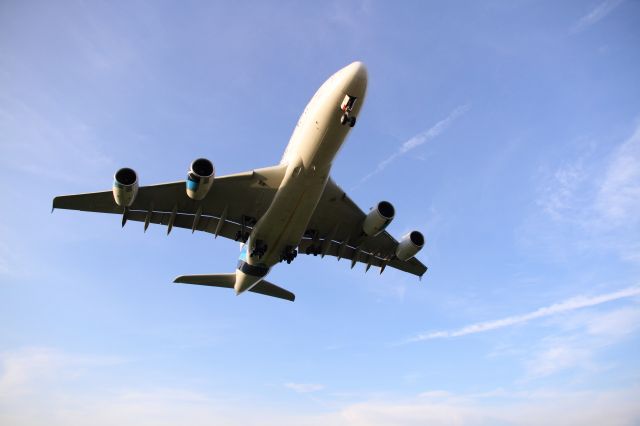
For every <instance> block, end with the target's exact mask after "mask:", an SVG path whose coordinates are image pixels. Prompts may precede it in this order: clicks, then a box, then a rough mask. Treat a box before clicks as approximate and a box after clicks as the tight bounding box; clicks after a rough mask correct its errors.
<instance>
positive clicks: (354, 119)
mask: <svg viewBox="0 0 640 426" xmlns="http://www.w3.org/2000/svg"><path fill="white" fill-rule="evenodd" d="M355 125H356V118H355V117H350V118H349V127H353V126H355Z"/></svg>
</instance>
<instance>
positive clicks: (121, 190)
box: [113, 167, 138, 207]
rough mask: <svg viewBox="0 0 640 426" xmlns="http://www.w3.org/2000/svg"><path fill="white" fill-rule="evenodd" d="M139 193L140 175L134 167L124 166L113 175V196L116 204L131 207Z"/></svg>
mask: <svg viewBox="0 0 640 426" xmlns="http://www.w3.org/2000/svg"><path fill="white" fill-rule="evenodd" d="M136 195H138V175H137V174H136V172H135V171H134V170H133V169H130V168H128V167H123V168H122V169H120V170H118V171H117V172H116V174H115V175H113V198H114V199H115V200H116V204H117V205H119V206H122V207H129V206H130V205H131V204H133V201H134V200H135V199H136Z"/></svg>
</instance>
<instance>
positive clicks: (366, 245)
mask: <svg viewBox="0 0 640 426" xmlns="http://www.w3.org/2000/svg"><path fill="white" fill-rule="evenodd" d="M366 89H367V70H366V68H365V66H364V64H362V63H361V62H354V63H352V64H350V65H348V66H346V67H345V68H343V69H341V70H340V71H338V72H337V73H335V74H334V75H332V76H331V77H329V79H328V80H327V81H326V82H325V83H324V84H323V85H322V86H321V87H320V89H318V91H317V92H316V93H315V95H314V96H313V98H312V99H311V101H310V102H309V104H308V105H307V107H306V108H305V109H304V112H303V113H302V116H301V117H300V120H299V121H298V124H297V125H296V128H295V129H294V131H293V134H292V135H291V140H290V141H289V145H288V146H287V148H286V150H285V152H284V156H283V158H282V161H281V162H280V164H279V165H277V166H272V167H266V168H263V169H256V170H252V171H249V172H244V173H237V174H232V175H227V176H220V177H214V174H215V173H214V171H215V169H214V166H213V164H212V163H211V161H209V160H207V159H205V158H199V159H197V160H195V161H194V162H193V163H191V168H190V170H189V173H188V175H187V179H186V182H185V181H178V182H172V183H164V184H159V185H150V186H143V187H138V176H137V174H136V172H135V171H133V169H130V168H123V169H120V170H118V171H117V172H116V174H115V176H114V182H113V189H112V191H104V192H93V193H87V194H77V195H64V196H60V197H56V198H54V200H53V208H54V209H55V208H61V209H71V210H83V211H90V212H101V213H115V214H120V215H122V226H124V224H125V223H126V221H127V220H134V221H138V222H144V229H145V231H146V230H147V227H148V226H149V224H150V223H158V224H162V225H166V226H167V234H169V233H170V232H171V229H172V228H173V227H175V226H177V227H180V228H187V229H191V231H192V232H194V231H196V230H197V231H205V232H209V233H212V234H214V235H215V236H216V237H217V236H218V235H222V236H223V237H227V238H230V239H234V240H236V241H241V242H242V243H243V244H242V249H241V251H240V258H239V259H238V266H237V269H236V271H235V273H231V274H213V275H183V276H179V277H177V278H176V279H175V281H174V282H176V283H189V284H200V285H208V286H213V287H224V288H233V289H234V290H235V292H236V294H240V293H243V292H245V291H247V290H248V291H252V292H255V293H260V294H264V295H267V296H273V297H278V298H281V299H286V300H290V301H293V300H294V299H295V296H294V294H293V293H291V292H289V291H287V290H285V289H283V288H280V287H278V286H276V285H274V284H271V283H270V282H268V281H267V280H265V277H266V276H267V274H268V273H269V270H270V269H271V267H272V266H273V265H275V264H277V263H278V262H282V261H286V262H287V263H291V261H292V260H293V259H295V257H296V255H297V254H298V253H299V252H300V253H306V254H313V255H318V254H319V255H321V256H322V257H324V256H325V255H330V256H335V257H337V258H338V260H340V259H341V258H345V259H349V260H351V267H352V268H353V266H354V265H355V264H356V263H357V262H362V263H364V264H366V270H367V271H368V270H369V268H370V267H371V266H377V267H379V268H380V273H382V271H384V269H385V267H386V266H391V267H393V268H397V269H400V270H402V271H405V272H409V273H411V274H414V275H418V276H420V277H422V275H423V274H424V273H425V272H426V271H427V267H426V266H424V265H423V264H422V263H421V262H420V261H419V260H417V259H416V258H415V257H414V256H415V255H416V254H417V253H418V251H420V249H421V248H422V247H423V245H424V237H423V235H422V234H421V233H420V232H418V231H412V232H409V233H408V234H407V235H405V236H404V237H402V238H401V239H400V241H399V242H398V241H396V240H395V239H394V238H393V237H392V236H391V235H389V233H387V232H386V231H385V228H386V227H387V225H389V223H390V222H391V221H392V220H393V217H394V215H395V210H394V208H393V205H391V203H389V202H387V201H381V202H379V203H378V204H377V206H376V207H375V208H373V209H371V211H369V213H367V214H365V213H364V212H363V211H362V210H360V208H358V206H356V205H355V203H354V202H353V201H351V199H350V198H349V197H348V196H347V195H346V194H345V192H344V191H343V190H342V189H340V187H339V186H338V185H336V183H335V182H334V181H333V180H332V179H331V178H330V177H329V171H330V169H331V165H332V163H333V159H334V158H335V156H336V154H337V153H338V150H339V149H340V147H341V146H342V144H343V142H344V140H345V138H346V137H347V135H348V133H349V130H350V129H351V128H352V127H353V126H354V125H355V124H356V117H357V115H358V112H359V111H360V108H361V107H362V104H363V101H364V97H365V94H366ZM365 272H366V271H365Z"/></svg>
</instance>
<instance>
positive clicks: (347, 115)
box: [340, 95, 358, 127]
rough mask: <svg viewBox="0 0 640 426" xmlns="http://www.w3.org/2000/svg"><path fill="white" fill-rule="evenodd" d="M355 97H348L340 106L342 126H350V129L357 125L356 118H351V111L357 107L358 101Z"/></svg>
mask: <svg viewBox="0 0 640 426" xmlns="http://www.w3.org/2000/svg"><path fill="white" fill-rule="evenodd" d="M357 99H358V98H356V97H355V96H349V95H346V96H345V97H344V100H343V101H342V104H341V105H340V109H341V110H342V116H341V117H340V124H342V125H343V126H344V125H346V124H348V125H349V127H353V126H355V125H356V117H355V116H351V110H352V109H353V105H355V103H356V100H357Z"/></svg>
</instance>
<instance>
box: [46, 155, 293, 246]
mask: <svg viewBox="0 0 640 426" xmlns="http://www.w3.org/2000/svg"><path fill="white" fill-rule="evenodd" d="M285 171H286V166H282V165H278V166H273V167H266V168H263V169H256V170H253V171H249V172H244V173H238V174H233V175H226V176H220V177H216V178H215V179H214V181H213V185H212V186H211V190H210V191H209V193H208V194H207V196H206V197H205V198H204V199H203V200H202V201H196V200H192V199H191V198H189V197H188V196H187V194H186V190H185V188H186V186H185V185H186V184H185V181H184V180H182V181H178V182H171V183H163V184H159V185H149V186H142V187H140V188H138V194H137V196H136V198H135V200H134V202H133V204H132V205H131V206H130V207H129V208H127V209H124V208H123V207H120V206H118V205H117V204H116V203H115V201H114V198H113V193H112V192H111V191H103V192H92V193H86V194H76V195H63V196H59V197H55V198H54V199H53V208H54V209H56V208H60V209H69V210H81V211H89V212H100V213H114V214H121V215H123V217H122V221H123V225H124V223H125V222H126V221H127V220H133V221H137V222H144V223H145V230H146V229H147V226H149V224H150V223H157V224H162V225H171V226H175V227H179V228H187V229H191V230H192V231H196V230H198V231H205V232H210V233H212V234H215V235H216V236H217V235H221V236H223V237H226V238H230V239H237V237H238V236H239V235H240V236H242V235H244V234H245V233H246V232H250V230H251V227H252V226H253V225H254V224H255V222H256V221H257V220H258V219H260V217H261V216H262V215H263V214H264V212H266V210H267V208H268V207H269V205H270V204H271V201H272V200H273V197H274V195H275V193H276V191H277V189H278V187H279V186H280V183H281V182H282V179H283V177H284V173H285ZM170 230H171V229H170V228H168V232H169V231H170ZM239 233H240V234H239Z"/></svg>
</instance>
